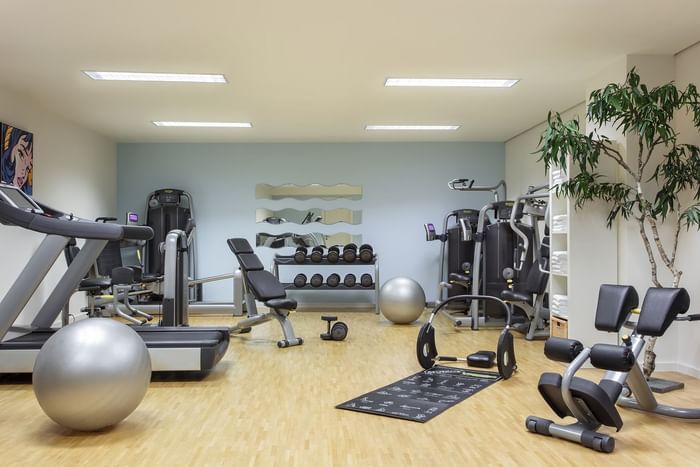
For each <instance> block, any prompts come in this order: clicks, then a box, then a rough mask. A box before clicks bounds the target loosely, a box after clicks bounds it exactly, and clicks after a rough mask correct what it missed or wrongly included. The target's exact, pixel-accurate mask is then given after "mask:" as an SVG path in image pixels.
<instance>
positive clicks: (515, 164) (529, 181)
mask: <svg viewBox="0 0 700 467" xmlns="http://www.w3.org/2000/svg"><path fill="white" fill-rule="evenodd" d="M585 115H586V106H585V104H584V102H583V99H582V100H581V103H580V104H577V105H576V106H574V107H572V108H571V109H568V110H565V111H564V112H562V118H563V119H565V120H570V119H572V118H575V117H578V118H579V119H580V122H581V125H582V126H583V125H584V122H585V121H584V117H585ZM543 117H545V118H546V117H547V116H546V115H543ZM545 128H546V121H543V122H542V123H540V124H539V125H537V126H535V127H533V128H530V129H529V130H527V131H525V132H523V133H521V134H519V135H517V136H515V137H514V138H511V139H509V140H508V141H506V184H507V185H508V198H509V199H514V198H515V197H516V196H517V195H518V194H522V193H525V191H527V188H528V187H529V186H537V185H542V184H545V183H547V173H546V172H545V170H544V164H543V163H540V162H537V159H538V158H539V155H538V154H533V153H534V152H535V151H536V150H537V146H538V143H539V141H540V135H542V132H543V131H544V129H545Z"/></svg>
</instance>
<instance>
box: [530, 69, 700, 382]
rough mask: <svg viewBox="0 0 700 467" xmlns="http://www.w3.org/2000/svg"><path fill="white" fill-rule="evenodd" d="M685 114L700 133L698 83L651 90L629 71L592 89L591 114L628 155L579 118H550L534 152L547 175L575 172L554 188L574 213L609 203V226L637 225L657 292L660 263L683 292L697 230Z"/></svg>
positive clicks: (696, 192)
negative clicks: (682, 247) (616, 174)
mask: <svg viewBox="0 0 700 467" xmlns="http://www.w3.org/2000/svg"><path fill="white" fill-rule="evenodd" d="M682 111H685V112H687V113H688V114H690V115H691V116H692V120H693V123H694V127H695V128H696V129H700V96H699V95H698V91H697V89H696V87H695V86H694V85H693V84H689V85H688V86H687V87H686V88H685V89H679V88H677V87H676V85H675V84H674V83H673V82H671V83H668V84H664V85H662V86H658V87H654V88H652V89H649V87H648V86H646V85H644V84H641V83H640V78H639V75H638V74H637V73H636V71H635V70H634V69H632V70H631V71H630V72H629V73H628V74H627V78H626V80H625V82H624V83H623V84H608V85H607V86H605V87H604V88H603V89H598V90H596V91H593V92H592V93H591V95H590V99H589V102H588V106H587V110H586V117H587V118H588V121H590V122H591V123H592V124H593V125H594V126H595V127H596V128H600V127H602V126H604V125H606V126H612V127H613V128H615V129H616V130H617V131H619V132H620V133H621V134H622V135H624V136H625V137H626V140H627V142H628V146H627V151H626V153H623V152H621V151H620V149H619V146H618V145H616V144H615V143H613V142H612V141H611V140H610V139H609V138H607V137H606V136H604V135H601V134H599V133H598V132H597V131H592V132H590V133H588V134H584V133H582V132H581V129H580V126H579V122H578V120H577V119H574V120H569V121H564V120H562V118H561V115H560V114H559V113H554V114H552V113H551V112H550V114H549V115H548V117H547V128H546V129H545V131H544V133H543V134H542V136H541V138H540V142H539V145H538V149H537V151H536V154H539V155H540V158H539V160H540V161H542V162H544V164H545V166H546V168H547V169H549V168H550V167H560V168H562V169H564V170H570V173H569V178H568V180H566V181H565V182H563V183H561V184H560V185H557V186H556V187H554V188H553V189H554V190H555V192H556V194H557V196H567V197H570V198H571V199H572V200H573V201H574V205H575V207H576V208H577V209H580V208H583V207H584V206H585V204H586V203H588V202H591V201H594V200H602V201H604V202H605V203H608V205H609V207H610V211H609V213H608V217H607V225H608V227H610V226H612V224H613V222H615V220H616V219H618V218H620V217H621V218H622V219H624V220H625V221H629V222H634V223H636V225H637V227H638V230H639V235H640V237H641V240H642V243H643V245H644V249H645V253H646V257H647V258H648V261H649V266H650V272H651V283H652V284H653V285H654V286H656V287H662V286H663V284H662V282H661V279H660V277H659V275H658V274H657V267H658V262H659V260H660V262H661V264H662V265H663V267H665V268H666V269H667V270H668V271H669V273H670V275H671V277H672V278H673V279H672V282H671V284H668V285H670V286H671V287H678V286H679V284H680V280H681V276H682V275H683V271H681V270H680V269H679V268H678V266H677V264H676V259H677V257H678V256H677V252H678V238H679V235H680V232H681V228H686V229H690V228H696V229H700V149H699V148H698V147H697V146H695V145H692V144H681V143H680V142H679V141H678V133H677V132H676V131H675V130H674V128H673V119H674V116H675V115H676V114H677V113H679V112H682ZM630 142H632V143H630ZM568 157H571V166H572V167H571V168H569V167H567V158H568ZM601 158H609V159H611V160H613V161H614V162H615V163H616V164H617V165H618V166H619V168H620V169H621V170H620V172H621V173H622V177H620V178H621V180H617V179H615V178H610V177H608V176H606V175H603V174H601V173H600V172H599V171H598V170H599V164H600V161H601ZM667 221H668V222H669V223H671V224H672V229H673V233H672V235H671V237H670V239H669V238H662V235H661V234H660V232H659V231H660V226H661V224H663V223H664V222H667ZM657 257H658V260H657ZM655 341H656V339H655V338H653V339H651V341H650V345H649V346H647V351H646V354H645V359H644V373H645V375H646V376H647V377H650V376H651V374H652V372H653V371H654V359H655V357H656V356H655V354H654V353H653V348H654V344H655Z"/></svg>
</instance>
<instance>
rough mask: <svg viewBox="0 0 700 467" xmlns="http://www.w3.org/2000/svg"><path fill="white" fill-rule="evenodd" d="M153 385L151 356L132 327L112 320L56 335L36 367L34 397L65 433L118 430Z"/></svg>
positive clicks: (76, 326) (92, 321) (78, 325)
mask: <svg viewBox="0 0 700 467" xmlns="http://www.w3.org/2000/svg"><path fill="white" fill-rule="evenodd" d="M150 381H151V357H150V355H149V353H148V349H147V348H146V345H145V344H144V342H143V339H141V337H140V336H139V335H138V334H137V333H136V331H134V330H133V329H131V328H130V327H129V326H127V325H125V324H121V323H119V322H117V321H115V320H112V319H109V318H91V319H84V320H81V321H78V322H77V323H74V324H71V325H69V326H66V327H64V328H61V329H60V330H58V331H57V332H56V333H55V334H54V335H53V336H51V337H50V338H49V339H48V340H47V341H46V343H45V344H44V346H43V347H42V348H41V350H40V351H39V355H38V356H37V358H36V361H35V363H34V372H33V375H32V384H33V387H34V394H35V395H36V398H37V400H38V401H39V405H40V406H41V408H42V409H43V410H44V412H45V413H46V415H48V416H49V418H51V419H52V420H53V421H55V422H56V423H58V424H59V425H62V426H64V427H66V428H72V429H74V430H81V431H94V430H99V429H101V428H105V427H108V426H112V425H115V424H117V423H119V422H120V421H122V420H123V419H125V418H126V417H128V416H129V414H131V412H133V411H134V409H136V407H138V405H139V404H140V403H141V401H142V400H143V397H144V396H145V395H146V390H147V389H148V385H149V383H150Z"/></svg>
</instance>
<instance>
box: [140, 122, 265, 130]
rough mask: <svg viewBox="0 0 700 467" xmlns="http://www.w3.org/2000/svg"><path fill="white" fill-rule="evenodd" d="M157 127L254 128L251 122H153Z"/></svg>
mask: <svg viewBox="0 0 700 467" xmlns="http://www.w3.org/2000/svg"><path fill="white" fill-rule="evenodd" d="M153 124H154V125H155V126H177V127H190V128H252V127H253V125H252V124H251V123H250V122H163V121H155V122H153Z"/></svg>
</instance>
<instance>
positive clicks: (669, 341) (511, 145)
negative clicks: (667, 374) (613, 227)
mask: <svg viewBox="0 0 700 467" xmlns="http://www.w3.org/2000/svg"><path fill="white" fill-rule="evenodd" d="M633 66H634V67H636V69H637V71H638V72H639V73H640V76H641V78H642V81H643V82H645V83H648V84H650V85H652V86H653V85H658V84H661V83H665V82H668V81H671V80H675V81H676V82H677V83H678V85H680V86H686V85H687V84H688V83H690V82H693V83H696V84H700V46H694V47H692V48H690V49H687V50H685V51H683V52H682V53H680V54H678V55H677V56H676V57H672V56H640V55H630V56H627V57H621V58H620V60H618V61H616V62H614V63H611V64H610V65H609V66H608V67H607V68H606V69H603V70H598V71H597V73H596V74H595V75H593V76H592V77H591V79H590V80H589V83H588V86H587V94H588V93H589V92H590V91H592V90H593V89H596V88H599V87H602V86H604V85H605V84H607V83H609V82H622V81H623V80H624V78H625V74H626V73H627V71H629V70H630V69H631V68H632V67H633ZM581 97H582V98H586V96H581ZM584 114H585V105H584V104H581V105H579V106H576V107H575V108H573V109H570V110H569V111H567V112H565V113H564V114H563V117H564V118H571V117H572V116H574V115H578V116H579V117H581V119H583V117H584ZM543 117H546V116H545V115H543ZM544 128H545V125H544V123H542V124H540V125H538V126H536V127H534V128H532V129H529V130H527V131H525V132H524V133H522V134H520V135H518V136H516V137H514V138H512V139H511V140H509V141H507V142H506V181H507V183H508V186H509V191H510V193H511V194H514V193H515V192H516V191H517V190H523V189H525V188H527V186H528V185H534V184H539V183H541V182H542V181H544V180H546V176H545V174H544V169H543V166H542V165H541V164H539V163H537V157H536V156H534V155H531V153H532V152H534V151H535V150H536V148H537V144H538V142H539V137H540V135H541V133H542V131H543V130H544ZM590 129H591V126H590V124H589V125H588V126H587V131H590ZM676 129H677V131H679V132H680V133H681V135H682V138H683V139H684V142H690V143H693V144H700V134H698V131H697V129H695V128H694V127H693V125H692V119H691V118H690V117H688V116H685V115H681V116H679V117H677V124H676ZM603 132H604V133H605V134H606V135H607V136H608V137H610V138H613V139H619V137H618V138H616V134H615V132H614V131H613V130H611V129H610V128H608V129H604V130H603ZM620 143H621V146H622V148H623V149H626V148H627V147H628V146H630V147H631V144H632V141H627V140H623V141H621V142H620ZM663 235H668V228H667V227H665V228H664V229H663V231H662V236H663ZM699 239H700V233H698V232H697V231H693V230H691V231H690V232H685V231H682V232H681V237H680V245H679V259H678V265H679V267H680V268H681V270H683V271H684V275H683V278H682V280H681V286H683V287H686V288H687V289H688V291H689V292H690V295H691V298H693V297H695V301H694V303H698V300H700V268H699V267H698V266H697V265H698V264H700V250H698V249H697V248H694V245H695V244H696V243H697V241H698V240H699ZM591 247H592V248H593V245H591ZM617 265H618V282H619V283H624V284H632V285H634V286H635V287H637V289H638V291H639V292H640V294H642V295H643V293H644V291H645V290H646V288H647V287H649V286H650V285H651V281H650V274H649V263H648V260H647V258H646V255H645V254H644V250H643V246H642V242H641V240H640V237H639V232H638V231H637V229H636V227H635V226H634V225H631V224H630V223H625V222H623V223H621V225H620V229H619V230H618V258H617ZM658 266H659V271H660V278H661V280H662V282H663V283H664V285H667V284H668V285H670V280H669V279H668V278H669V277H670V276H669V275H668V274H666V273H665V272H664V271H662V269H663V265H662V264H661V263H660V262H659V264H658ZM692 311H693V310H691V312H692ZM694 311H697V305H696V306H695V307H694ZM697 331H698V330H697V329H695V327H694V326H693V324H690V323H679V324H676V325H674V326H673V327H672V328H671V329H670V330H669V331H668V332H667V334H666V336H664V338H663V339H660V340H659V342H658V343H657V348H656V352H657V368H658V369H660V370H677V371H681V372H684V373H687V374H692V375H695V376H700V341H698V339H697V338H696V335H697Z"/></svg>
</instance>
